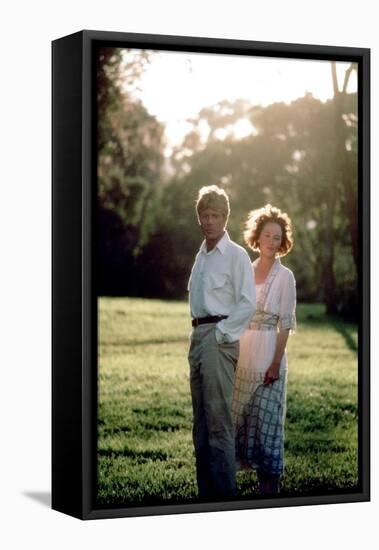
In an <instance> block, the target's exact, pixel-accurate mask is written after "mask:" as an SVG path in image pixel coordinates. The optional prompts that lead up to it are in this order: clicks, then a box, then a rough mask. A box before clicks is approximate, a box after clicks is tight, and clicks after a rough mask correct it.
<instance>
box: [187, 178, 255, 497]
mask: <svg viewBox="0 0 379 550" xmlns="http://www.w3.org/2000/svg"><path fill="white" fill-rule="evenodd" d="M196 211H197V217H198V221H199V224H200V227H201V230H202V232H203V235H204V237H205V241H204V242H203V243H202V245H201V247H200V250H199V252H198V254H197V256H196V259H195V263H194V266H193V268H192V272H191V276H190V280H189V283H188V289H189V301H190V308H191V315H192V326H193V327H194V328H193V331H192V334H191V346H190V351H189V357H188V359H189V363H190V385H191V396H192V406H193V442H194V447H195V454H196V474H197V484H198V489H199V496H200V497H201V498H207V499H209V498H228V497H231V496H234V495H235V494H236V466H235V442H234V428H233V420H232V414H231V405H232V398H233V383H234V370H235V367H236V364H237V360H238V354H239V341H238V340H239V337H240V336H241V334H242V332H243V331H244V329H245V328H246V326H247V325H248V323H249V320H250V318H251V316H252V315H253V313H254V311H255V307H256V306H255V286H254V284H253V277H252V268H251V263H250V259H249V256H248V254H247V252H246V251H245V250H244V249H243V248H242V247H240V246H239V245H237V244H236V243H234V242H233V241H231V240H230V238H229V235H228V233H227V231H226V225H227V221H228V217H229V213H230V208H229V199H228V196H227V194H226V193H225V191H223V190H222V189H220V188H219V187H217V186H216V185H211V186H208V187H203V188H202V189H200V191H199V196H198V200H197V203H196Z"/></svg>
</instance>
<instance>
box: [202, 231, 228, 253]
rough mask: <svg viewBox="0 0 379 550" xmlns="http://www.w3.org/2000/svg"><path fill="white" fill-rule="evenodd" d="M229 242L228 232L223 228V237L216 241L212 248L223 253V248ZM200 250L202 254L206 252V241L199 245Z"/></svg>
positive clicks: (225, 247) (224, 248)
mask: <svg viewBox="0 0 379 550" xmlns="http://www.w3.org/2000/svg"><path fill="white" fill-rule="evenodd" d="M229 243H230V237H229V233H228V232H227V231H226V230H225V233H224V235H223V237H222V238H221V239H220V240H219V241H218V243H217V244H216V246H215V247H214V249H213V250H215V249H216V248H218V249H219V251H220V252H221V254H225V250H226V249H227V247H228V246H229ZM200 252H204V254H207V243H206V241H203V242H202V244H201V247H200Z"/></svg>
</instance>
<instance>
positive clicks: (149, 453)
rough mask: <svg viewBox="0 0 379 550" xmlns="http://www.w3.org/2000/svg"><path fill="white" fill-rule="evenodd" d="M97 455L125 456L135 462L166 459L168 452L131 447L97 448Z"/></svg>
mask: <svg viewBox="0 0 379 550" xmlns="http://www.w3.org/2000/svg"><path fill="white" fill-rule="evenodd" d="M98 454H99V456H105V457H109V458H111V457H125V458H132V459H133V460H136V461H137V462H147V461H148V460H167V458H168V454H167V453H166V452H164V451H160V450H146V451H135V450H133V449H128V448H124V449H117V450H115V449H109V448H108V449H99V450H98Z"/></svg>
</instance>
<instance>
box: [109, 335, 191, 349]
mask: <svg viewBox="0 0 379 550" xmlns="http://www.w3.org/2000/svg"><path fill="white" fill-rule="evenodd" d="M157 344H188V335H186V336H185V337H184V336H176V337H170V338H153V339H151V338H150V339H149V340H122V341H121V342H104V343H103V345H106V346H107V347H110V348H113V347H115V348H118V347H121V348H123V347H128V346H133V347H134V346H152V345H157Z"/></svg>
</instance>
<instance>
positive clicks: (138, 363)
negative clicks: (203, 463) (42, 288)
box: [98, 298, 358, 506]
mask: <svg viewBox="0 0 379 550" xmlns="http://www.w3.org/2000/svg"><path fill="white" fill-rule="evenodd" d="M297 318H298V327H297V332H296V334H295V335H294V336H292V337H290V339H289V344H288V347H287V351H288V361H289V377H288V390H287V398H288V399H287V422H286V442H285V476H284V478H283V484H282V491H281V494H282V495H283V496H299V495H309V494H326V493H329V492H334V493H335V492H344V491H351V490H354V488H355V487H356V486H357V482H358V479H357V478H358V463H357V449H358V440H357V414H358V406H357V378H358V373H357V327H356V326H354V325H348V324H344V323H342V322H341V321H332V320H329V319H327V318H326V317H325V316H324V308H323V306H322V305H305V304H300V305H298V310H297ZM190 328H191V327H190V322H189V315H188V305H187V303H185V302H167V301H161V300H143V299H134V298H100V299H99V349H98V360H99V372H98V395H99V409H98V504H99V505H100V506H107V505H112V506H117V505H124V506H125V505H128V504H129V503H130V505H138V504H148V503H149V504H158V503H163V502H167V501H169V502H171V503H174V502H178V501H179V502H183V499H184V500H187V501H191V499H193V498H196V494H197V490H196V479H195V463H194V454H193V447H192V439H191V417H192V409H191V398H190V391H189V379H188V364H187V351H188V335H189V332H190ZM237 482H238V493H239V496H240V497H242V498H243V497H249V498H254V497H255V496H258V492H257V480H256V476H255V474H254V473H249V472H239V473H238V475H237Z"/></svg>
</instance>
